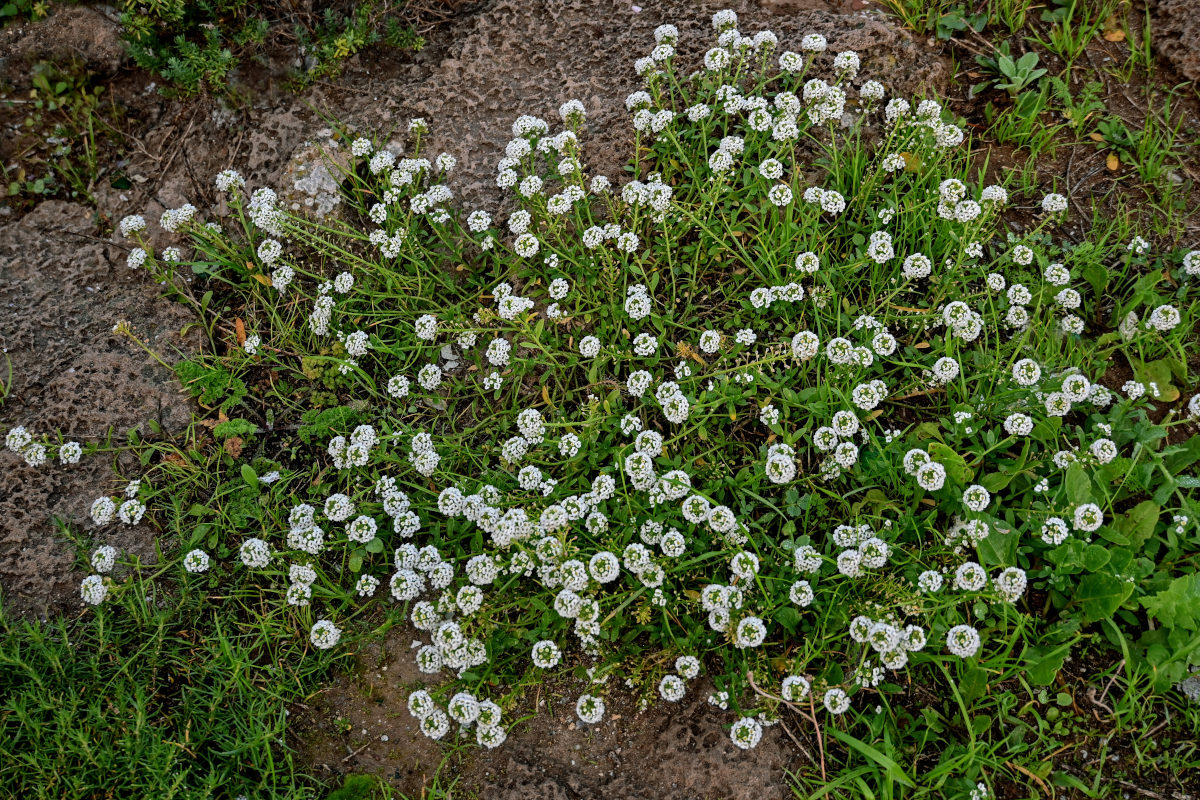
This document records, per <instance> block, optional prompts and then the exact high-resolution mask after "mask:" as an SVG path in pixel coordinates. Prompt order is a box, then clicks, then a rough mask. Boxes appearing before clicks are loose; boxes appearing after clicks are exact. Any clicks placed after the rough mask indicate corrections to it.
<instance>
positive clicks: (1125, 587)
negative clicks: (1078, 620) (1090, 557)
mask: <svg viewBox="0 0 1200 800" xmlns="http://www.w3.org/2000/svg"><path fill="white" fill-rule="evenodd" d="M1132 592H1133V584H1132V583H1130V582H1128V581H1123V580H1121V579H1120V578H1117V577H1114V576H1112V575H1109V574H1108V573H1105V572H1094V573H1092V574H1091V575H1085V576H1084V577H1083V580H1081V581H1080V582H1079V586H1078V587H1077V588H1076V589H1075V598H1074V601H1075V603H1076V604H1078V605H1079V608H1080V609H1081V610H1082V611H1083V617H1084V620H1085V621H1087V622H1099V621H1100V620H1102V619H1108V618H1109V617H1111V616H1112V615H1113V613H1114V612H1116V610H1117V609H1118V608H1120V607H1121V604H1122V603H1124V602H1125V600H1126V599H1127V598H1128V597H1129V595H1130V594H1132Z"/></svg>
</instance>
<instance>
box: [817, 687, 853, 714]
mask: <svg viewBox="0 0 1200 800" xmlns="http://www.w3.org/2000/svg"><path fill="white" fill-rule="evenodd" d="M821 702H822V703H823V704H824V705H825V710H826V711H828V712H829V713H830V714H835V715H840V714H845V713H846V712H847V711H849V710H850V696H849V695H848V694H846V692H845V691H844V690H842V689H836V688H835V689H826V690H825V696H824V698H822V700H821Z"/></svg>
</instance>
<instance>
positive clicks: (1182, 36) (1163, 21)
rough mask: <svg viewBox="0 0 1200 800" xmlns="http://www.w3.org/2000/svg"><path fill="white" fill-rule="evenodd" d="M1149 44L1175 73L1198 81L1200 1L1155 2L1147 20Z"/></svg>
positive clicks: (1163, 0) (1160, 0) (1199, 79)
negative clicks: (1148, 21) (1149, 36)
mask: <svg viewBox="0 0 1200 800" xmlns="http://www.w3.org/2000/svg"><path fill="white" fill-rule="evenodd" d="M1150 34H1151V38H1150V41H1151V44H1152V45H1153V47H1154V49H1155V50H1156V51H1157V52H1158V54H1159V55H1161V56H1162V57H1163V58H1165V59H1166V60H1167V61H1168V62H1169V63H1170V64H1171V66H1172V67H1174V68H1175V70H1176V71H1177V72H1178V73H1179V74H1180V75H1182V76H1183V77H1185V78H1187V79H1188V80H1192V81H1200V49H1197V46H1196V45H1197V42H1200V2H1197V0H1158V2H1157V3H1155V4H1154V7H1153V13H1152V16H1151V20H1150Z"/></svg>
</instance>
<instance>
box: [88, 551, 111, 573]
mask: <svg viewBox="0 0 1200 800" xmlns="http://www.w3.org/2000/svg"><path fill="white" fill-rule="evenodd" d="M116 562H117V548H115V547H112V546H111V545H104V546H102V547H98V548H96V552H94V553H92V569H94V570H96V572H100V573H109V572H112V568H113V565H115V564H116Z"/></svg>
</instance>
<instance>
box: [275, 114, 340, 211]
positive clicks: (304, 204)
mask: <svg viewBox="0 0 1200 800" xmlns="http://www.w3.org/2000/svg"><path fill="white" fill-rule="evenodd" d="M349 167H350V152H349V150H347V149H346V148H345V147H342V146H341V145H340V144H338V142H337V141H335V140H334V139H333V131H331V130H329V129H328V128H325V129H323V130H320V131H317V134H316V136H315V137H313V139H312V140H311V141H307V142H304V143H303V144H301V145H300V146H299V147H297V148H296V149H295V150H294V151H293V152H292V155H291V157H290V158H288V162H287V164H286V165H284V167H283V169H282V170H281V172H280V175H279V179H278V181H277V183H276V186H277V187H278V188H277V189H276V191H277V192H278V193H279V200H280V205H281V206H283V207H284V208H286V209H288V210H290V211H303V210H308V211H310V212H311V213H312V214H313V215H314V216H316V217H317V218H318V219H322V218H324V217H325V216H326V215H328V214H330V213H332V212H333V211H334V209H335V208H336V207H337V206H338V205H339V204H340V203H341V201H342V197H341V189H340V184H341V181H342V173H344V172H345V171H346V170H347V169H349Z"/></svg>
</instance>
